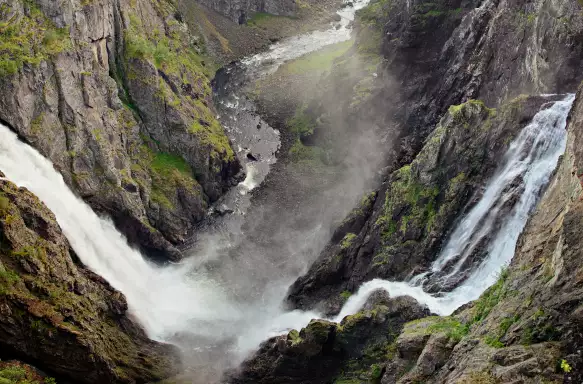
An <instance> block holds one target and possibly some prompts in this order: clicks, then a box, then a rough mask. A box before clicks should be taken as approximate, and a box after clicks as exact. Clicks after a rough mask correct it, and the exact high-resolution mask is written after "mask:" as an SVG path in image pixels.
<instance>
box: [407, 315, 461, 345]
mask: <svg viewBox="0 0 583 384" xmlns="http://www.w3.org/2000/svg"><path fill="white" fill-rule="evenodd" d="M468 332H469V326H468V325H466V324H462V323H461V322H460V321H459V320H458V319H456V318H454V317H441V316H429V317H425V318H422V319H419V320H414V321H410V322H408V323H407V324H405V327H404V328H403V333H404V334H408V335H433V334H436V333H444V334H446V335H447V337H449V338H450V339H451V340H453V341H455V342H456V343H457V342H459V341H460V340H461V339H462V338H463V337H464V336H466V335H467V334H468Z"/></svg>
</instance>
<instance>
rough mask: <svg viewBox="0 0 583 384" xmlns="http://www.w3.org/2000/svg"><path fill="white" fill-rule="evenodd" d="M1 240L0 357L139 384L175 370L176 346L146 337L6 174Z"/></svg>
mask: <svg viewBox="0 0 583 384" xmlns="http://www.w3.org/2000/svg"><path fill="white" fill-rule="evenodd" d="M2 176H3V175H2V174H1V173H0V177H2ZM0 244H1V245H0V358H6V359H14V358H16V359H19V360H22V361H25V362H27V363H31V364H33V365H35V366H37V367H38V368H41V369H42V370H43V371H45V372H48V373H50V374H52V375H55V376H57V377H64V378H67V379H70V380H72V382H75V383H113V382H116V383H144V382H150V381H157V380H161V379H163V378H166V377H168V376H170V375H172V374H173V373H174V372H176V370H177V369H178V368H179V361H178V353H177V350H176V349H175V348H174V347H172V346H170V345H163V344H160V343H157V342H154V341H151V340H149V339H148V338H147V336H146V334H145V332H144V331H143V330H142V328H141V327H140V326H139V325H137V324H136V323H134V322H133V321H132V320H131V319H130V318H129V317H128V315H127V313H126V311H127V309H128V307H127V303H126V301H125V297H124V296H123V295H122V294H121V293H120V292H117V291H116V290H114V289H113V288H112V287H111V286H110V285H109V284H108V283H107V282H106V281H105V280H103V279H102V278H101V277H99V276H97V275H95V274H94V273H92V272H91V271H89V270H88V269H86V268H85V267H83V266H82V265H81V264H80V262H79V261H78V260H77V258H76V256H75V254H74V253H73V251H72V249H71V247H70V245H69V243H68V241H67V239H66V238H65V236H64V235H63V233H62V232H61V229H60V227H59V225H58V224H57V222H56V219H55V217H54V215H53V214H52V213H51V212H50V211H49V210H48V209H47V208H46V206H45V205H44V204H43V203H42V202H41V201H40V200H39V199H38V198H37V197H36V196H34V195H33V194H32V193H30V192H28V191H27V190H26V189H24V188H18V187H17V186H16V185H14V184H13V183H11V182H10V181H7V180H5V179H2V180H0ZM1 367H4V366H3V365H2V366H1ZM1 372H2V371H0V377H2V376H1V375H2V373H1ZM7 379H14V377H8V378H7ZM22 379H24V377H23V378H22ZM0 381H1V382H4V381H2V380H0ZM10 382H11V381H10ZM14 382H17V381H14ZM18 382H23V381H18Z"/></svg>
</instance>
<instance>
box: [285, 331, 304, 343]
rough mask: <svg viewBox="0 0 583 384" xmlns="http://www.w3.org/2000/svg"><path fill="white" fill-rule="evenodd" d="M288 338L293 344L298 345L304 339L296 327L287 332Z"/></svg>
mask: <svg viewBox="0 0 583 384" xmlns="http://www.w3.org/2000/svg"><path fill="white" fill-rule="evenodd" d="M287 339H288V340H289V341H291V345H292V346H296V345H298V344H300V343H301V342H302V341H303V339H302V338H301V337H300V333H299V332H298V331H296V330H295V329H292V330H291V331H289V333H288V334H287Z"/></svg>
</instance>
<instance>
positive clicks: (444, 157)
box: [289, 97, 556, 313]
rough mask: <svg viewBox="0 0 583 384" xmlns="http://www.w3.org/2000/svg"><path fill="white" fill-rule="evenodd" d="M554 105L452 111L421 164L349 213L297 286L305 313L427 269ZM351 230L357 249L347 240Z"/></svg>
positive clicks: (396, 175) (521, 101) (532, 102)
mask: <svg viewBox="0 0 583 384" xmlns="http://www.w3.org/2000/svg"><path fill="white" fill-rule="evenodd" d="M551 99H552V98H551ZM555 99H556V97H555ZM547 101H548V100H547V98H546V97H520V98H517V99H515V100H513V101H512V102H510V103H508V104H507V105H505V106H503V107H501V108H499V109H498V110H493V109H489V108H487V107H486V106H485V105H484V104H483V103H481V102H478V101H469V102H467V103H464V104H462V105H460V106H453V107H451V108H450V109H449V111H448V113H446V115H445V116H444V117H443V118H442V119H441V121H440V122H439V124H438V125H437V126H436V128H435V130H434V131H433V132H432V134H431V135H430V136H429V137H428V138H427V140H426V142H425V146H424V147H423V149H422V150H421V152H419V154H418V155H417V156H416V158H415V160H414V161H413V162H412V163H411V164H409V165H407V166H404V167H402V168H401V169H399V170H397V171H395V172H393V173H392V174H391V175H390V176H389V178H388V180H387V181H386V183H385V184H384V186H383V188H382V190H381V193H382V194H381V195H379V197H376V198H375V199H374V200H371V201H370V202H369V204H370V205H371V206H370V207H369V208H368V209H361V212H362V213H364V215H360V216H354V215H350V216H349V217H348V218H347V219H346V220H345V223H343V224H341V225H340V226H339V227H338V229H337V230H336V232H335V233H334V235H333V236H332V239H331V242H330V244H329V245H328V246H327V247H326V248H325V250H324V252H323V253H322V254H321V255H320V258H319V259H318V261H316V263H315V264H314V265H313V266H312V267H311V269H310V271H309V272H308V273H307V274H306V275H305V276H303V277H301V278H299V279H298V280H297V281H296V282H295V283H294V284H293V285H292V287H291V288H290V294H289V300H290V301H291V302H292V303H293V304H294V305H295V306H298V307H300V308H310V307H313V306H314V305H316V304H317V303H318V302H321V301H322V300H325V301H326V304H325V305H324V310H325V311H326V312H327V313H334V312H335V311H337V310H339V304H341V302H340V300H339V295H340V293H341V292H342V291H345V290H348V291H352V290H353V289H354V288H355V287H358V286H359V285H360V284H361V283H362V282H364V281H366V280H370V279H372V278H374V277H382V278H390V279H397V280H403V279H406V277H407V276H408V275H409V274H410V273H411V272H412V271H414V270H415V271H418V270H420V269H423V268H426V267H427V266H428V265H429V264H430V263H431V262H432V261H433V260H434V258H435V257H436V256H437V255H438V254H439V249H440V248H441V246H442V244H443V241H444V240H445V239H446V235H447V234H448V232H449V230H450V228H451V225H452V224H453V223H454V221H455V220H456V218H458V217H459V216H460V215H462V214H463V213H464V212H465V210H466V209H468V208H469V207H471V204H469V203H470V201H471V200H472V196H473V195H474V194H475V193H476V192H477V191H479V190H480V188H481V186H482V185H483V183H484V182H485V180H487V179H488V178H489V176H490V175H491V174H492V172H493V171H494V170H495V167H496V165H497V164H498V160H499V159H500V157H501V156H502V155H503V154H504V152H505V151H506V149H507V145H508V143H509V142H510V141H511V139H512V138H513V137H514V136H515V135H516V134H517V133H518V132H519V131H520V130H521V129H522V128H523V127H524V126H525V125H526V124H527V123H528V122H529V121H530V118H532V116H534V115H535V114H536V112H538V110H539V108H540V106H541V105H542V104H543V103H546V102H547ZM504 143H506V144H504ZM510 192H511V191H509V194H510ZM512 202H516V199H511V198H509V199H508V201H507V203H506V205H505V209H508V210H510V209H511V208H512V207H513V205H511V203H512ZM355 220H356V221H355ZM348 231H350V233H351V234H352V235H351V236H352V238H351V239H352V240H351V245H350V247H347V246H345V245H346V242H344V241H343V239H344V237H343V236H347V233H348ZM483 250H484V248H483V247H476V251H475V252H474V254H473V257H471V258H468V263H469V262H474V261H475V260H477V259H480V258H481V257H483V254H484V252H481V251H483ZM461 278H463V276H462V277H461ZM453 287H454V285H452V286H451V287H442V286H439V287H438V286H435V287H433V288H431V287H429V289H430V290H436V291H439V290H444V289H445V290H447V289H451V288H453Z"/></svg>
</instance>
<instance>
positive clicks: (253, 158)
mask: <svg viewBox="0 0 583 384" xmlns="http://www.w3.org/2000/svg"><path fill="white" fill-rule="evenodd" d="M247 159H249V160H251V161H257V160H258V159H257V157H255V156H254V155H253V154H252V153H251V152H249V153H247Z"/></svg>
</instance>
